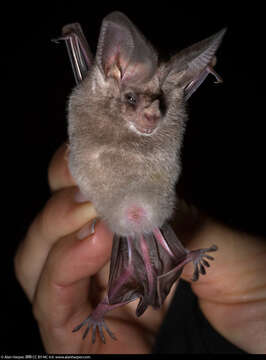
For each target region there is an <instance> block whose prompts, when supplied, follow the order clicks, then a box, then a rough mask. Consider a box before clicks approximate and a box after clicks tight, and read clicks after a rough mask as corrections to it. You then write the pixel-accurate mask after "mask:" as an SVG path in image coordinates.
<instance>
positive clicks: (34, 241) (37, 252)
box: [15, 187, 97, 301]
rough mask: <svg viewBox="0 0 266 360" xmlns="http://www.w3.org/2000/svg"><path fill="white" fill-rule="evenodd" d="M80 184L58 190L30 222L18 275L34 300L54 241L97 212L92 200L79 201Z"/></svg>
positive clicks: (17, 264)
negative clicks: (77, 200)
mask: <svg viewBox="0 0 266 360" xmlns="http://www.w3.org/2000/svg"><path fill="white" fill-rule="evenodd" d="M77 192H78V189H77V188H76V187H71V188H66V189H63V190H60V191H58V192H56V193H55V194H54V195H53V196H52V197H51V199H50V200H49V201H48V202H47V204H46V205H45V207H44V209H43V210H42V211H41V212H40V214H39V215H38V216H37V217H36V218H35V220H34V221H33V223H32V225H31V226H30V228H29V230H28V233H27V235H26V237H25V239H24V241H23V242H22V243H21V245H20V246H19V248H18V250H17V253H16V256H15V271H16V275H17V278H18V280H19V282H20V284H21V286H22V287H23V289H24V290H25V292H26V294H27V296H28V297H29V299H30V301H32V298H33V296H34V292H35V288H36V284H37V282H38V278H39V276H40V273H41V270H42V268H43V265H44V263H45V261H46V257H47V255H48V253H49V251H50V249H51V247H52V246H53V245H54V243H55V242H56V241H57V240H58V239H60V238H62V237H64V236H66V235H67V234H70V233H73V232H75V231H77V230H78V229H80V228H81V227H82V226H84V225H85V224H86V223H88V222H89V221H90V220H92V219H93V218H95V217H96V216H97V213H96V210H95V209H94V207H93V205H92V204H91V203H89V202H86V203H77V202H76V201H75V195H76V193H77Z"/></svg>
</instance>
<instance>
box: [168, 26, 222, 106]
mask: <svg viewBox="0 0 266 360" xmlns="http://www.w3.org/2000/svg"><path fill="white" fill-rule="evenodd" d="M225 32H226V29H222V30H221V31H219V32H218V33H216V34H214V35H212V36H210V37H209V38H207V39H204V40H202V41H200V42H198V43H196V44H194V45H192V46H190V47H188V48H186V49H184V50H182V51H180V52H179V53H177V54H176V55H175V56H174V57H173V58H172V59H170V61H169V63H168V65H167V66H166V71H165V72H164V78H163V86H164V87H165V88H166V89H169V88H170V89H171V87H173V86H180V87H182V88H183V89H184V93H185V99H186V100H187V99H188V98H189V97H190V96H191V95H192V93H193V92H194V91H195V90H196V89H197V88H198V87H199V86H200V84H201V83H202V82H203V81H204V80H205V78H206V77H207V75H208V74H209V73H211V74H213V75H214V76H215V77H216V80H217V82H221V81H222V79H221V78H220V77H219V75H218V74H217V73H216V72H215V71H214V70H213V68H212V67H213V66H214V65H215V63H216V57H215V53H216V51H217V49H218V47H219V45H220V44H221V41H222V38H223V36H224V34H225Z"/></svg>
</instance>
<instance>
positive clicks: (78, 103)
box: [63, 12, 225, 342]
mask: <svg viewBox="0 0 266 360" xmlns="http://www.w3.org/2000/svg"><path fill="white" fill-rule="evenodd" d="M224 33H225V29H223V30H221V31H220V32H218V33H216V34H215V35H213V36H211V37H209V38H207V39H205V40H203V41H200V42H198V43H196V44H194V45H192V46H190V47H188V48H186V49H184V50H182V51H180V52H179V53H177V54H176V55H175V56H174V57H172V58H171V59H170V60H169V61H168V62H166V63H158V56H157V53H156V51H155V50H154V49H153V47H152V46H151V44H150V43H149V42H148V41H147V40H146V39H145V38H144V36H143V35H142V34H141V33H140V32H139V30H138V29H137V28H136V27H135V26H134V25H133V24H132V23H131V21H130V20H129V19H128V18H127V17H126V16H125V15H123V14H122V13H120V12H113V13H111V14H109V15H108V16H106V17H105V18H104V20H103V22H102V26H101V31H100V36H99V40H98V46H97V51H96V55H95V58H94V60H92V56H91V52H90V50H89V47H88V44H87V42H86V40H85V37H84V35H83V33H82V30H81V28H80V26H79V24H70V25H68V26H66V27H64V29H63V39H64V40H66V42H67V46H68V52H69V55H70V58H71V63H72V67H73V70H74V73H75V78H76V82H77V86H76V87H75V88H74V90H73V92H72V94H71V96H70V99H69V107H68V133H69V147H70V151H69V168H70V171H71V174H72V176H73V177H74V179H75V181H76V183H77V184H78V186H79V188H80V191H81V193H82V194H83V197H84V198H86V199H89V200H90V201H92V203H93V204H94V206H95V208H96V210H97V212H98V214H99V216H100V217H101V219H102V220H103V221H104V222H105V223H106V224H107V225H108V226H109V228H110V229H111V230H112V232H113V233H114V240H113V249H112V255H111V264H110V275H109V282H108V291H107V294H106V296H105V298H104V299H103V300H102V301H101V302H100V303H99V304H98V306H97V307H96V308H95V310H94V311H93V312H92V313H91V314H90V315H89V316H88V318H87V319H85V320H84V321H83V322H82V323H81V324H80V325H78V326H77V327H76V328H75V329H74V330H73V331H77V330H79V329H80V328H81V327H82V326H84V325H85V326H86V330H85V333H84V335H83V338H85V337H86V335H87V333H88V331H89V329H90V328H92V342H95V339H96V330H97V329H98V332H99V335H100V337H101V339H102V341H103V342H105V337H104V333H103V329H105V330H106V331H107V333H108V334H109V335H110V336H111V337H112V338H113V339H115V335H114V334H113V333H112V332H111V331H110V330H109V328H108V327H107V325H106V324H105V322H104V315H105V313H106V312H108V311H110V310H112V309H114V308H117V307H119V306H122V305H124V304H127V303H129V302H131V301H133V300H135V299H137V298H139V299H140V300H139V303H138V306H137V309H136V314H137V316H140V315H142V314H143V313H144V311H145V310H146V308H147V306H148V305H151V306H153V307H154V308H159V307H160V306H161V305H162V304H163V302H164V300H165V298H166V296H167V295H168V293H169V291H170V289H171V287H172V285H173V283H174V282H175V281H177V280H178V279H179V277H180V275H181V273H182V270H183V267H184V265H185V264H187V263H188V262H190V261H192V262H193V263H194V268H195V269H194V274H193V280H197V279H198V277H199V274H205V272H206V271H205V266H207V267H208V266H209V263H208V261H207V260H206V259H209V260H213V258H212V257H211V256H210V255H209V254H208V252H211V251H216V250H217V247H216V246H215V245H212V246H211V247H209V248H206V249H198V250H193V251H189V250H187V249H185V248H184V246H183V245H182V244H181V242H180V241H179V240H178V239H177V237H176V235H175V233H174V231H173V230H172V229H171V227H170V225H168V224H167V221H168V220H169V219H170V218H171V215H172V214H173V210H174V207H175V203H176V193H175V184H176V181H177V179H178V177H179V175H180V171H181V166H180V148H181V144H182V139H183V134H184V130H185V124H186V120H187V116H186V111H185V101H186V100H187V99H188V98H189V97H190V96H191V95H192V93H193V92H194V91H195V90H196V89H197V88H198V87H199V86H200V84H201V83H202V82H203V81H204V80H205V78H206V76H207V75H208V74H209V73H211V74H213V75H214V76H215V77H216V80H217V81H218V82H220V81H221V78H220V77H219V75H218V74H217V73H216V72H215V71H214V70H213V65H214V64H215V52H216V50H217V49H218V47H219V45H220V43H221V40H222V37H223V35H224Z"/></svg>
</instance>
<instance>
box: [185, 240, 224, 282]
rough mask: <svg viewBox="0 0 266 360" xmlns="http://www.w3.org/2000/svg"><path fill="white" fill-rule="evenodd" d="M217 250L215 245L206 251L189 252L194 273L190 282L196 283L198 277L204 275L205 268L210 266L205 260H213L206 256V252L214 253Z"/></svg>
mask: <svg viewBox="0 0 266 360" xmlns="http://www.w3.org/2000/svg"><path fill="white" fill-rule="evenodd" d="M216 250H218V247H217V246H216V245H212V246H211V247H209V248H207V249H199V250H193V251H191V252H190V256H191V257H192V261H193V264H194V273H193V277H192V281H197V280H198V278H199V275H200V274H202V275H205V274H206V269H205V266H206V267H209V266H210V264H209V262H208V261H207V260H206V259H208V260H214V258H213V257H212V256H210V255H208V254H207V253H208V252H212V251H216Z"/></svg>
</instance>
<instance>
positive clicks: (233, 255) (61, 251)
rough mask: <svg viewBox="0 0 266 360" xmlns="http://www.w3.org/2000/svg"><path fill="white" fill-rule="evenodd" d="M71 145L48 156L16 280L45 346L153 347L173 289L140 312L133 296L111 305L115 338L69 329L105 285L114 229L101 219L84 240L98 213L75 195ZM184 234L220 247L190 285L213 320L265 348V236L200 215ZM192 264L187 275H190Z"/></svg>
mask: <svg viewBox="0 0 266 360" xmlns="http://www.w3.org/2000/svg"><path fill="white" fill-rule="evenodd" d="M66 151H67V147H66V146H65V145H63V146H61V147H60V148H59V149H58V151H57V152H56V154H55V155H54V157H53V159H52V160H51V163H50V167H49V171H48V180H49V186H50V189H51V192H52V195H51V198H50V199H49V200H48V202H47V204H46V205H45V207H44V208H43V209H42V210H41V211H40V213H39V214H38V215H37V216H36V218H35V219H34V221H33V223H32V224H31V225H30V227H29V229H28V232H27V234H26V236H25V238H24V240H23V241H22V242H21V244H20V246H19V247H18V249H17V252H16V255H15V259H14V263H15V272H16V276H17V279H18V281H19V283H20V284H21V286H22V288H23V289H24V291H25V293H26V295H27V297H28V299H29V301H30V302H31V303H32V307H33V314H34V316H35V318H36V320H37V322H38V325H39V329H40V334H41V337H42V341H43V344H44V347H45V349H46V351H47V353H72V354H73V353H80V354H82V353H94V354H100V353H102V354H103V353H109V354H110V353H150V351H151V348H152V345H153V343H154V340H155V337H156V334H157V332H158V329H159V327H160V325H161V323H162V321H163V318H164V316H165V313H166V311H167V308H168V306H169V303H170V301H171V299H172V296H173V293H174V290H175V288H174V287H173V289H172V290H171V293H170V295H169V296H168V298H167V299H166V301H165V303H164V304H163V306H162V308H161V309H160V310H153V309H151V308H149V309H147V310H146V312H145V313H144V314H143V315H142V316H141V317H140V318H137V317H136V315H135V308H136V302H135V301H134V302H132V303H130V304H128V305H126V306H123V307H121V308H118V309H116V310H114V311H111V312H110V313H108V314H107V315H106V322H107V324H108V326H109V327H110V328H111V329H112V331H113V332H114V333H115V334H116V336H117V338H118V341H114V340H112V339H110V338H107V337H106V340H107V341H106V344H103V343H102V342H101V340H100V339H99V338H97V339H96V342H95V344H92V343H91V341H90V340H91V338H90V337H87V338H86V339H85V340H82V333H81V332H77V333H72V329H73V328H74V327H75V326H76V325H77V324H79V323H80V322H81V321H82V320H83V319H84V318H85V317H87V316H88V314H89V313H90V312H91V310H92V309H93V308H94V306H95V305H96V303H97V302H98V301H99V300H101V299H102V298H103V296H104V294H105V291H106V285H107V280H108V271H109V270H108V266H109V260H110V255H111V248H112V234H111V233H110V231H109V230H108V229H107V228H106V226H105V225H104V224H103V223H102V222H100V221H99V222H98V223H97V225H96V229H95V233H94V234H93V235H89V236H86V237H85V238H83V239H80V238H79V237H80V236H79V235H78V234H79V231H80V229H81V228H82V227H83V226H85V225H86V224H87V223H88V222H89V221H92V220H93V219H94V218H95V217H97V213H96V210H95V209H94V207H93V205H92V204H91V203H89V202H80V201H77V193H78V188H77V187H76V186H75V182H74V180H73V179H72V177H71V175H70V173H69V171H68V166H67V156H66ZM178 230H180V234H178V235H179V236H180V239H181V241H183V242H184V244H185V246H186V247H187V248H188V249H190V250H192V249H195V248H202V247H208V246H209V244H210V243H214V244H216V245H217V246H218V248H219V251H217V252H216V253H215V255H214V256H215V261H214V262H213V263H212V266H211V268H210V269H208V271H207V275H205V276H201V277H200V279H199V280H198V281H197V282H193V283H192V289H193V291H194V293H195V294H196V296H197V297H198V301H199V306H200V308H201V310H202V312H203V314H204V315H205V317H206V318H207V319H208V321H209V322H210V324H211V325H212V326H213V327H214V328H215V329H216V330H217V331H218V332H219V333H220V334H222V335H223V336H224V337H225V338H226V339H227V340H229V341H231V342H232V343H233V344H235V345H236V346H238V347H239V348H241V349H243V350H245V351H247V352H250V353H265V352H266V276H265V273H266V261H265V258H266V241H265V239H260V238H258V237H254V236H251V235H247V234H244V233H239V232H237V231H233V230H231V229H229V228H227V227H225V226H224V225H221V224H219V223H217V222H215V221H213V220H210V219H208V218H202V219H201V220H200V224H199V226H197V227H196V228H195V227H194V228H193V231H192V230H191V233H188V232H187V231H186V234H185V235H184V234H182V229H181V227H180V229H179V228H178V225H177V233H178ZM192 273H193V265H192V264H188V265H187V266H186V267H185V268H184V271H183V274H182V278H183V279H184V280H187V281H191V280H190V279H191V277H192Z"/></svg>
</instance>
